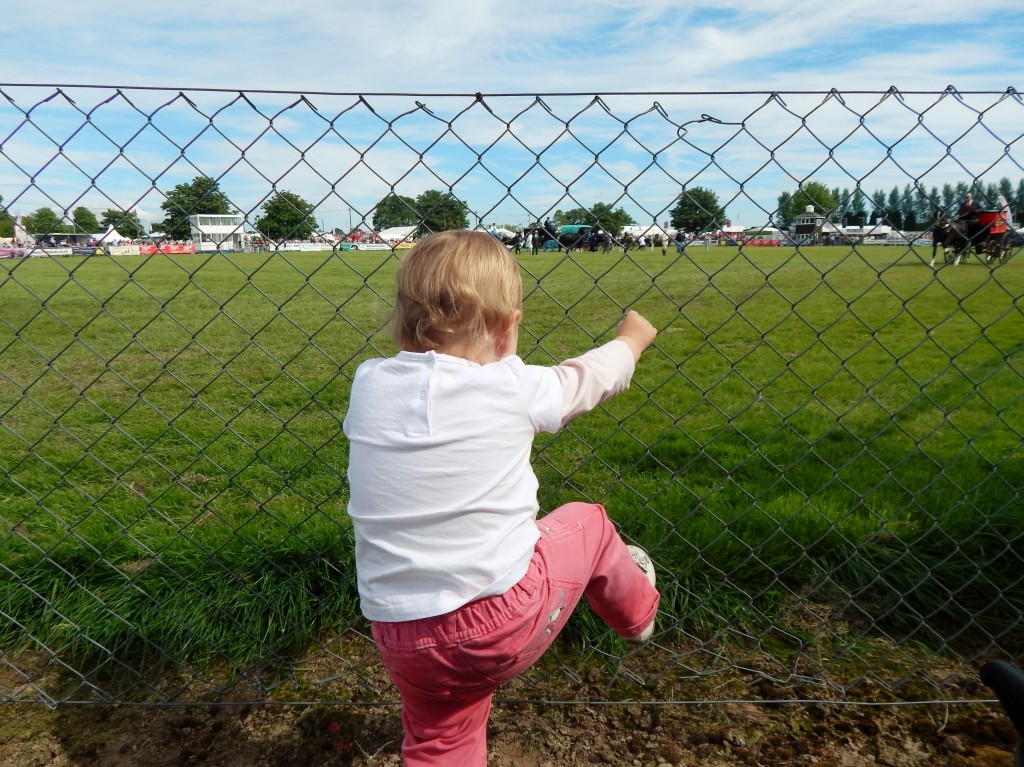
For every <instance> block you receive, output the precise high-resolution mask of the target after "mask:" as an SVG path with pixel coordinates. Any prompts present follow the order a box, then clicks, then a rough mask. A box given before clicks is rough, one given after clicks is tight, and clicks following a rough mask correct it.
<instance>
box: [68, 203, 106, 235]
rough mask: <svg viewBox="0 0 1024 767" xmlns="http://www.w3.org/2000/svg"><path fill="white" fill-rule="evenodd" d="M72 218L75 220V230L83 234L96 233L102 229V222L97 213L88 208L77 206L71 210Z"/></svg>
mask: <svg viewBox="0 0 1024 767" xmlns="http://www.w3.org/2000/svg"><path fill="white" fill-rule="evenodd" d="M71 220H72V221H74V222H75V230H76V231H77V232H80V233H81V234H95V233H96V232H98V231H99V230H100V222H99V221H98V220H97V219H96V214H95V213H93V212H92V211H91V210H89V209H88V208H85V207H78V208H75V209H74V210H73V211H72V212H71Z"/></svg>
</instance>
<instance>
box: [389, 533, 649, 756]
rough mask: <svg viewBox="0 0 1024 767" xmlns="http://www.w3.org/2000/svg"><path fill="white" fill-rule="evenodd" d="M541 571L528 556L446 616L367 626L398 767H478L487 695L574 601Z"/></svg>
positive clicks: (554, 628)
mask: <svg viewBox="0 0 1024 767" xmlns="http://www.w3.org/2000/svg"><path fill="white" fill-rule="evenodd" d="M543 565H544V563H543V560H542V559H541V557H540V556H539V555H538V554H536V553H535V555H534V559H533V561H531V563H530V567H529V569H528V571H527V573H526V575H525V576H523V578H522V579H521V580H520V581H519V583H517V584H516V585H515V586H513V587H512V588H511V589H509V590H508V591H507V592H505V593H504V594H500V595H497V596H493V597H487V598H485V599H480V600H477V601H475V602H470V603H469V604H467V605H465V606H464V607H462V608H460V609H458V610H456V611H455V612H452V613H448V614H447V615H439V616H437V617H434V618H423V619H421V620H415V621H407V622H404V623H377V622H374V623H373V624H372V631H373V639H374V642H375V643H376V645H377V648H378V649H379V650H380V653H381V656H382V658H383V660H384V665H385V666H386V667H387V669H388V672H389V674H390V675H391V678H392V680H393V681H394V683H395V686H396V687H397V688H398V691H399V692H400V693H401V696H402V725H403V727H404V728H405V739H404V741H403V743H402V755H403V758H404V760H405V764H406V765H416V766H417V767H425V766H426V765H459V767H483V766H484V765H486V763H487V741H486V734H487V716H488V714H489V712H490V706H491V694H492V693H493V692H494V690H495V689H496V688H497V687H498V685H499V684H501V683H502V682H505V681H507V680H509V679H511V678H512V677H514V676H516V675H517V674H518V673H520V672H521V671H523V670H525V669H526V668H528V667H529V666H530V665H532V663H533V662H534V661H535V660H536V659H537V658H538V657H540V655H541V654H542V653H543V652H544V650H546V649H547V648H548V646H550V644H551V642H552V641H554V638H555V637H556V636H557V635H558V632H559V631H561V629H562V628H563V627H564V626H565V622H566V621H567V620H568V618H569V614H570V613H571V612H572V608H573V607H574V606H575V605H576V603H577V602H578V601H579V600H580V599H581V598H582V583H581V582H580V581H579V580H578V579H577V580H576V581H575V582H558V581H554V582H553V581H552V580H551V579H549V578H547V577H545V573H544V571H543ZM634 567H635V565H634Z"/></svg>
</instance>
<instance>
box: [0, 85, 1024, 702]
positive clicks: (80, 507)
mask: <svg viewBox="0 0 1024 767" xmlns="http://www.w3.org/2000/svg"><path fill="white" fill-rule="evenodd" d="M0 93H2V95H3V97H4V98H3V99H2V100H0V134H2V136H3V138H2V141H0V195H2V200H3V206H2V211H0V212H2V214H3V215H2V217H0V235H4V242H3V247H2V248H0V255H2V256H5V257H7V258H6V259H5V260H3V261H0V265H2V266H3V270H2V271H0V419H2V426H0V469H2V478H0V479H2V485H0V499H2V506H0V524H2V526H0V615H2V618H3V619H2V622H0V701H42V702H46V703H50V704H53V703H59V702H85V701H111V700H122V701H128V700H134V701H148V702H158V703H165V702H171V701H180V700H184V699H205V700H213V699H232V700H240V699H241V700H245V699H250V698H252V699H257V698H264V697H266V696H268V695H274V696H278V698H279V699H281V700H332V701H339V700H344V701H352V702H360V701H381V700H393V699H394V698H395V694H394V692H393V690H392V689H391V688H390V686H389V682H388V680H387V678H386V675H384V674H383V672H382V670H381V668H380V667H379V665H378V662H377V658H376V654H375V651H374V649H373V646H372V642H371V641H370V640H369V639H368V629H367V626H366V624H365V622H364V621H363V619H362V618H361V617H360V616H359V612H358V603H357V597H356V593H355V585H354V570H353V564H352V538H351V532H350V527H349V524H348V521H347V519H346V515H345V502H346V479H345V469H346V444H345V440H344V437H343V435H342V434H341V419H342V418H343V416H344V412H345V408H346V402H347V393H348V385H349V382H350V380H351V377H352V374H353V372H354V370H355V367H356V366H357V365H358V364H359V362H361V361H362V360H364V359H367V358H369V357H374V356H380V355H387V354H390V353H392V352H393V351H394V347H393V345H392V342H391V340H390V337H389V328H388V315H389V310H390V306H391V302H392V296H393V284H392V283H393V276H394V269H395V265H396V263H397V261H398V260H399V259H400V258H401V254H402V252H403V249H404V248H405V247H408V245H409V244H410V243H411V242H412V241H414V240H415V239H416V238H417V237H419V236H421V235H422V234H423V233H425V232H428V231H435V230H438V229H449V228H475V227H482V228H484V229H485V230H488V231H493V233H494V234H495V236H498V237H501V238H503V239H505V240H506V242H507V244H508V247H510V248H512V249H514V251H515V252H516V254H517V256H518V257H519V259H520V262H521V265H522V270H523V275H524V287H525V294H526V296H525V303H524V313H525V320H524V326H523V331H522V334H521V340H520V354H521V356H523V357H524V358H525V359H527V361H530V362H536V363H539V364H551V363H553V362H555V361H559V360H561V359H564V358H566V357H569V356H572V355H573V354H575V353H578V352H580V351H583V350H585V349H586V348H589V347H590V346H592V345H594V343H596V342H597V341H599V340H601V339H603V338H606V337H608V336H609V334H610V333H611V331H612V330H613V328H614V326H615V324H616V322H617V320H618V318H619V317H620V316H621V315H622V313H623V311H624V310H626V309H627V308H637V309H639V310H641V311H642V312H643V313H645V314H646V315H647V316H648V317H650V318H651V320H652V321H653V322H654V324H655V325H656V326H657V327H658V329H659V337H658V340H657V341H656V342H655V345H654V347H652V349H651V350H649V352H648V353H647V355H646V356H645V358H644V360H643V361H642V362H641V365H640V366H639V368H638V372H637V376H636V379H635V381H634V385H633V387H632V389H631V390H630V391H629V392H628V393H626V394H624V395H622V396H621V397H619V398H616V399H613V400H611V401H609V402H608V403H606V405H605V406H603V407H602V408H601V409H600V410H599V411H598V412H595V413H592V414H589V415H587V416H585V417H583V418H581V419H579V420H578V421H575V422H573V423H572V424H570V426H569V427H567V428H566V429H565V430H563V432H561V433H560V434H558V435H555V436H553V437H550V438H543V439H538V441H537V442H536V444H535V453H534V464H535V468H536V471H537V474H538V476H539V478H540V481H541V498H540V500H541V505H542V507H544V508H552V507H554V506H555V505H557V504H559V503H562V502H564V501H568V500H587V501H591V502H599V503H602V504H605V505H606V506H607V508H608V510H609V513H610V514H611V515H612V516H613V517H614V518H615V520H616V521H617V523H618V524H619V526H620V529H621V530H622V533H623V535H624V537H626V538H628V539H629V540H631V541H636V542H639V543H641V544H642V545H644V546H645V547H646V548H647V549H648V550H649V551H650V553H651V555H652V557H653V559H654V561H655V562H656V566H657V571H658V577H659V586H660V588H661V590H662V592H663V602H662V608H661V613H660V615H659V620H658V630H657V633H656V636H655V641H654V643H653V644H652V645H651V646H649V647H647V648H645V649H644V650H642V651H640V652H637V651H635V650H632V649H630V650H627V649H626V648H625V647H624V646H623V644H622V643H621V642H619V641H618V640H617V639H616V638H614V637H613V636H611V635H610V634H609V633H608V632H607V631H606V630H604V629H603V628H602V626H601V624H600V623H599V622H598V621H595V620H594V619H593V618H592V617H591V616H589V614H588V613H587V611H586V609H585V608H581V609H580V611H578V613H577V614H576V615H575V616H574V617H573V619H572V622H571V624H570V626H569V628H568V630H567V632H566V635H565V636H564V637H563V638H562V640H560V642H559V643H558V644H557V645H556V646H555V647H554V648H553V650H552V651H551V652H550V653H549V654H548V655H547V656H546V657H545V658H544V659H543V660H542V661H541V662H540V663H539V664H538V665H537V666H536V667H534V668H533V669H532V670H531V671H530V672H528V673H527V674H526V675H524V677H523V678H521V679H520V680H518V681H517V682H516V683H515V684H513V685H511V686H510V687H509V688H508V690H507V694H508V695H509V696H510V697H514V698H532V699H540V700H545V699H546V700H577V701H584V700H585V701H590V702H593V701H614V700H621V699H623V697H624V696H625V697H632V698H633V699H637V698H640V699H646V700H653V701H671V700H676V699H679V698H683V699H687V700H708V701H717V700H724V699H731V698H735V697H746V696H749V695H751V694H753V695H755V696H757V695H760V696H763V697H768V698H790V699H792V698H816V699H836V700H851V699H852V700H863V701H878V700H881V701H906V700H938V699H943V698H947V697H949V696H953V697H967V698H972V697H973V698H977V697H979V696H980V697H988V696H987V695H984V693H983V692H982V691H981V689H980V688H978V687H977V686H976V685H975V684H974V680H975V677H976V674H975V669H976V668H977V666H978V664H979V663H980V662H981V661H982V660H983V659H985V658H989V657H1008V658H1010V659H1014V658H1017V659H1019V658H1020V657H1021V653H1022V649H1024V645H1022V643H1021V636H1022V628H1024V627H1022V619H1021V615H1022V608H1024V596H1022V595H1024V587H1022V583H1021V574H1022V573H1024V553H1022V552H1024V548H1022V545H1021V544H1022V534H1024V533H1022V530H1024V525H1022V522H1024V511H1022V504H1021V488H1022V486H1024V451H1022V444H1021V441H1022V435H1024V400H1022V394H1021V393H1022V391H1024V386H1022V376H1024V351H1022V349H1024V346H1022V344H1021V338H1022V333H1021V328H1022V327H1024V325H1022V317H1021V300H1020V296H1021V294H1022V286H1024V268H1022V267H1021V264H1020V262H1019V261H1018V260H1015V259H1014V258H1013V256H1014V255H1015V254H1016V252H1017V250H1018V248H1019V246H1020V236H1019V234H1018V233H1017V232H1016V230H1015V229H1014V227H1013V226H1012V224H1011V225H1010V226H1009V227H1008V228H1007V229H1006V231H1005V233H1004V232H1003V231H1002V230H1001V229H999V228H998V223H999V221H1001V220H1002V217H1001V216H1000V217H998V218H995V219H993V218H991V217H990V218H989V219H985V218H984V217H983V216H982V217H977V218H976V220H973V221H971V222H968V223H967V224H964V225H963V226H959V228H958V222H957V221H956V220H955V219H956V218H957V214H958V211H959V206H960V204H961V201H962V199H963V197H964V195H965V193H966V192H968V191H970V192H973V194H974V197H975V199H976V200H978V201H979V203H980V205H979V207H980V208H981V209H982V211H983V212H985V213H988V212H995V213H1000V214H1002V213H1006V214H1009V216H1012V217H1013V218H1015V220H1017V221H1020V220H1021V219H1022V213H1024V210H1022V209H1024V172H1022V168H1021V152H1020V144H1021V136H1022V133H1021V126H1024V108H1022V102H1021V97H1020V96H1019V95H1018V94H1017V93H1016V92H1015V91H1012V90H1011V91H1006V92H990V93H961V92H957V91H956V90H955V89H953V88H949V89H947V90H945V91H943V92H938V93H920V92H915V93H904V92H900V91H898V90H896V89H891V90H889V91H886V92H875V93H870V92H857V93H840V92H836V91H832V92H828V93H801V92H794V93H625V94H623V93H618V94H598V95H593V94H548V95H533V94H502V95H482V94H461V95H460V94H341V93H306V94H301V93H282V92H258V91H246V92H238V91H226V90H168V89H145V88H116V87H99V86H96V87H84V86H41V85H0ZM1004 202H1005V210H1004ZM190 216H191V217H192V219H191V220H190V219H189V217H190ZM944 216H949V217H950V218H951V219H954V220H953V221H952V222H951V223H944V219H943V217H944ZM993 221H994V222H995V223H992V222H993ZM943 227H945V228H943ZM933 229H934V230H935V232H936V234H935V236H934V237H933ZM559 232H561V234H560V235H559ZM949 232H953V234H952V235H950V238H949V239H947V234H948V233H949ZM556 235H559V236H557V237H556ZM641 236H642V237H643V240H641ZM957 236H959V239H957ZM968 238H973V239H970V240H969V239H968ZM440 481H443V478H441V479H440ZM394 486H395V489H396V493H400V492H401V486H402V479H401V477H395V478H394ZM709 682H713V683H709ZM640 685H642V686H643V687H642V689H641V688H640V687H639V686H640ZM623 686H625V687H626V688H627V690H626V691H625V692H623V689H622V687H623ZM751 691H753V692H751Z"/></svg>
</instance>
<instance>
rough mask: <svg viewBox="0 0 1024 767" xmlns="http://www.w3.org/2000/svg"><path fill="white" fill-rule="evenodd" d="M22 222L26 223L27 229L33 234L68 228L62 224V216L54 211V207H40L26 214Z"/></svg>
mask: <svg viewBox="0 0 1024 767" xmlns="http://www.w3.org/2000/svg"><path fill="white" fill-rule="evenodd" d="M22 223H23V224H24V225H25V231H26V232H28V233H29V234H31V235H33V236H35V235H47V234H53V233H54V232H63V231H64V230H65V229H66V227H63V226H61V223H60V216H58V215H57V214H56V213H54V212H53V208H39V210H37V211H35V212H34V213H29V214H28V215H27V216H25V217H24V218H23V219H22Z"/></svg>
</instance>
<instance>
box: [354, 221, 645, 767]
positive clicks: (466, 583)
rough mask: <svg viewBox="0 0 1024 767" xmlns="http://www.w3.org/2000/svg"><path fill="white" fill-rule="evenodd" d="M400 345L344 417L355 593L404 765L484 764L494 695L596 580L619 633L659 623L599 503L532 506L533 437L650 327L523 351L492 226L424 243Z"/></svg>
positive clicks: (365, 373) (607, 385)
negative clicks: (379, 663)
mask: <svg viewBox="0 0 1024 767" xmlns="http://www.w3.org/2000/svg"><path fill="white" fill-rule="evenodd" d="M396 281H397V298H396V303H395V312H394V318H393V322H394V334H395V339H396V342H397V344H398V347H399V349H400V351H399V352H398V354H397V355H396V356H394V357H391V358H389V359H373V360H368V361H367V362H364V363H363V364H361V365H360V366H359V368H358V370H357V371H356V374H355V377H354V379H353V382H352V392H351V399H350V404H349V410H348V413H347V415H346V416H345V422H344V431H345V435H346V436H347V437H348V439H349V443H350V457H349V467H348V481H349V488H350V498H349V505H348V513H349V516H350V517H351V519H352V526H353V531H354V534H355V558H356V574H357V581H358V586H359V597H360V605H361V609H362V612H363V614H364V615H365V616H366V617H367V618H368V619H369V620H370V622H371V630H372V634H373V640H374V642H375V644H376V645H377V648H378V649H379V650H380V653H381V655H382V657H383V661H384V665H385V666H386V668H387V669H388V672H389V673H390V675H391V678H392V680H393V681H394V683H395V686H396V687H397V688H398V691H399V693H400V695H401V699H402V725H403V727H404V730H405V738H404V740H403V743H402V757H403V760H404V763H405V764H406V765H460V767H461V766H463V765H465V766H466V767H477V766H482V765H486V763H487V741H486V731H487V719H488V715H489V713H490V708H491V695H492V693H493V692H494V690H495V689H496V688H497V687H498V685H500V684H501V683H502V682H505V681H507V680H509V679H511V678H512V677H514V676H516V675H517V674H519V673H520V672H522V671H523V670H525V669H526V668H528V667H529V666H530V665H531V664H532V663H533V662H534V661H536V660H537V658H538V657H540V655H541V654H542V653H543V652H544V651H545V650H546V649H547V648H548V647H549V646H550V645H551V643H552V641H554V639H555V637H556V636H557V635H558V633H559V631H561V630H562V628H563V627H564V626H565V623H566V621H567V620H568V618H569V614H570V613H571V612H572V610H573V608H574V607H575V606H576V604H577V602H579V600H580V599H581V598H582V597H583V596H584V595H585V596H586V598H587V601H588V603H589V604H590V607H591V609H593V611H594V612H595V613H596V614H597V615H598V616H600V617H601V618H602V619H603V620H604V621H605V622H606V623H607V624H608V625H609V626H610V627H611V628H612V629H613V630H614V631H615V632H616V633H618V634H619V635H620V636H623V637H625V638H626V639H628V640H633V641H639V642H645V641H647V640H649V639H650V638H651V636H652V634H653V632H654V619H655V614H656V612H657V608H658V592H657V590H656V589H655V587H654V568H653V565H652V563H651V561H650V558H649V557H648V556H647V555H646V554H645V553H644V552H643V551H642V550H641V549H639V548H637V547H633V546H626V545H625V544H624V543H623V541H622V539H621V538H620V537H619V535H618V533H617V532H616V530H615V528H614V526H613V524H612V523H611V521H610V520H609V519H608V517H607V516H606V514H605V511H604V509H603V508H602V507H601V506H598V505H596V504H589V503H569V504H567V505H565V506H562V507H560V508H558V509H555V510H554V511H552V512H550V513H549V514H547V515H545V516H543V517H541V518H540V519H538V518H537V514H538V511H539V507H538V504H537V478H536V476H535V475H534V473H533V470H532V468H531V465H530V452H531V447H532V442H533V438H534V436H535V435H536V434H537V433H538V432H542V431H543V432H549V433H550V432H555V431H557V430H558V429H559V427H561V426H562V425H564V424H566V423H567V422H569V421H570V420H572V419H573V418H575V417H576V416H578V415H580V414H581V413H585V412H587V411H589V410H591V409H593V408H594V407H595V406H597V405H598V404H599V403H600V402H602V401H603V400H605V399H607V398H608V397H610V396H611V395H613V394H616V393H617V392H620V391H623V390H624V389H626V388H627V387H628V386H629V382H630V379H631V378H632V375H633V370H634V368H635V365H636V362H637V360H638V359H639V357H640V354H641V353H642V352H643V351H644V350H645V349H646V348H647V347H648V346H649V345H650V344H651V343H652V342H653V341H654V337H655V335H656V331H655V329H654V327H653V326H652V325H651V323H649V322H648V321H647V320H646V319H644V318H643V317H642V316H640V315H639V314H637V313H636V312H633V311H631V312H629V313H628V314H626V316H625V318H624V319H623V320H622V323H621V324H620V325H619V327H618V330H617V332H616V337H615V339H613V340H611V341H609V342H608V343H606V344H604V345H603V346H600V347H598V348H596V349H592V350H591V351H588V352H587V353H585V354H583V355H581V356H580V357H577V358H575V359H571V360H567V361H565V362H563V363H562V364H560V365H555V366H553V367H541V366H536V365H527V364H525V363H524V362H523V361H522V360H521V359H519V357H517V356H516V347H517V343H518V338H519V323H520V320H521V318H522V282H521V278H520V274H519V265H518V263H517V262H516V260H515V258H513V256H512V255H511V254H510V253H509V252H508V250H506V249H505V247H504V246H503V245H502V244H501V243H500V242H498V241H497V240H495V239H494V238H493V237H491V236H489V235H488V234H487V233H486V232H469V231H449V232H443V233H441V234H435V235H430V236H428V237H425V238H423V239H422V240H421V241H420V242H418V243H417V244H416V245H415V246H414V247H413V248H412V250H410V251H409V253H408V255H406V256H405V258H404V259H403V260H402V263H401V265H400V267H399V270H398V275H397V280H396Z"/></svg>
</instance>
